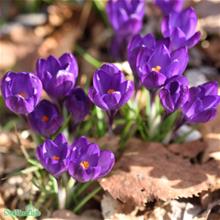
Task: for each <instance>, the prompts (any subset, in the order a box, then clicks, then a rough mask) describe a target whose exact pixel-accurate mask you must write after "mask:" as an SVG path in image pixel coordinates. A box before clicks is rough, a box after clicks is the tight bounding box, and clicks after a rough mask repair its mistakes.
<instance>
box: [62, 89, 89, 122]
mask: <svg viewBox="0 0 220 220" xmlns="http://www.w3.org/2000/svg"><path fill="white" fill-rule="evenodd" d="M91 104H92V103H91V102H90V99H89V98H88V96H87V95H86V94H85V92H84V90H83V89H81V88H75V89H73V90H72V92H71V93H70V94H69V96H67V98H66V99H65V106H66V108H67V110H68V111H69V112H70V113H71V114H72V117H73V119H74V122H75V123H78V122H81V121H82V120H83V119H84V118H85V117H86V115H88V114H89V112H90V108H91Z"/></svg>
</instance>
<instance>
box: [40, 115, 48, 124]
mask: <svg viewBox="0 0 220 220" xmlns="http://www.w3.org/2000/svg"><path fill="white" fill-rule="evenodd" d="M41 120H42V121H43V122H48V121H49V117H48V116H47V115H43V116H42V118H41Z"/></svg>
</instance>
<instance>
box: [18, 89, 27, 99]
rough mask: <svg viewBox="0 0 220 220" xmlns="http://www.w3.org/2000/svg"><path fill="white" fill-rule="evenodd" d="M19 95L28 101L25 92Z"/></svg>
mask: <svg viewBox="0 0 220 220" xmlns="http://www.w3.org/2000/svg"><path fill="white" fill-rule="evenodd" d="M18 95H20V96H21V97H22V98H24V99H26V98H27V93H26V92H24V91H21V92H19V93H18Z"/></svg>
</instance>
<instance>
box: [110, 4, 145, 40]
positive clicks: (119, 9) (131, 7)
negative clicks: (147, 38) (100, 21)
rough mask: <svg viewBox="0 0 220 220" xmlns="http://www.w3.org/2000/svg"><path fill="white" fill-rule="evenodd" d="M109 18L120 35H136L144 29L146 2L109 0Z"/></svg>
mask: <svg viewBox="0 0 220 220" xmlns="http://www.w3.org/2000/svg"><path fill="white" fill-rule="evenodd" d="M106 11H107V16H108V19H109V22H110V23H111V25H112V27H113V29H114V31H115V32H116V34H118V35H123V36H126V35H130V34H132V35H135V34H137V33H139V31H140V30H141V28H142V25H143V23H142V20H143V16H144V0H109V1H108V2H107V5H106Z"/></svg>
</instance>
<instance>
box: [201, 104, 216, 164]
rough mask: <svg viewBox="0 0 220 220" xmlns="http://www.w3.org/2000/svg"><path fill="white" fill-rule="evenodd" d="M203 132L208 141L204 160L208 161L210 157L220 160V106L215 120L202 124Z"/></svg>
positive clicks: (205, 139) (204, 138)
mask: <svg viewBox="0 0 220 220" xmlns="http://www.w3.org/2000/svg"><path fill="white" fill-rule="evenodd" d="M200 130H201V133H202V136H203V140H204V142H205V143H207V148H206V150H205V152H204V155H203V161H207V160H208V159H209V158H210V157H212V158H215V159H216V160H219V152H220V108H218V112H217V116H216V118H215V119H214V120H212V121H210V122H208V123H205V124H203V125H201V129H200Z"/></svg>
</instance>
